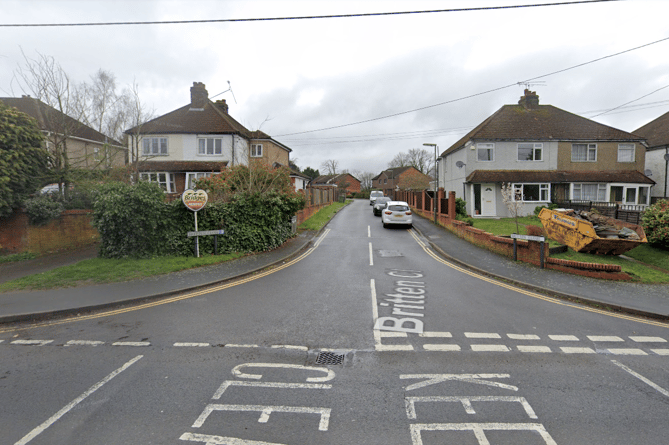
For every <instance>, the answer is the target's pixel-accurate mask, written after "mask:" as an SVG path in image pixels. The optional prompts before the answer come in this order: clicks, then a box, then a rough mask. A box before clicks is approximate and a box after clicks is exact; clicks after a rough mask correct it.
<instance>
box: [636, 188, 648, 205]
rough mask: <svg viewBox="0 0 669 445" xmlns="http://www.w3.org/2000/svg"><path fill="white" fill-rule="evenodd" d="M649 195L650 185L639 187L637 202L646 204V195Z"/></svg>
mask: <svg viewBox="0 0 669 445" xmlns="http://www.w3.org/2000/svg"><path fill="white" fill-rule="evenodd" d="M649 195H650V187H639V204H644V205H647V204H648V196H649Z"/></svg>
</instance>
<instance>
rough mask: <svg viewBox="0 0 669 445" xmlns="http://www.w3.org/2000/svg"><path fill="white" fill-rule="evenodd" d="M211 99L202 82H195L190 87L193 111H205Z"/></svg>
mask: <svg viewBox="0 0 669 445" xmlns="http://www.w3.org/2000/svg"><path fill="white" fill-rule="evenodd" d="M208 99H209V93H207V89H206V88H205V86H204V84H203V83H202V82H193V86H192V87H190V107H191V109H193V108H196V109H203V108H204V106H205V105H206V103H207V100H208Z"/></svg>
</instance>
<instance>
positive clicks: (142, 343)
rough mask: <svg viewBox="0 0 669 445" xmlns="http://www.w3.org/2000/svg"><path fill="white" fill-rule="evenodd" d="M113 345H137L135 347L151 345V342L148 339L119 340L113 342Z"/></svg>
mask: <svg viewBox="0 0 669 445" xmlns="http://www.w3.org/2000/svg"><path fill="white" fill-rule="evenodd" d="M112 346H135V347H143V346H151V343H150V342H148V341H117V342H114V343H112Z"/></svg>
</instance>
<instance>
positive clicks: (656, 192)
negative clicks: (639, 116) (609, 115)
mask: <svg viewBox="0 0 669 445" xmlns="http://www.w3.org/2000/svg"><path fill="white" fill-rule="evenodd" d="M632 133H634V134H636V135H638V136H641V137H643V138H645V139H646V143H647V144H648V148H647V149H646V170H647V171H648V173H647V174H648V175H649V176H650V177H651V178H653V180H654V181H655V182H656V183H657V185H656V186H655V187H653V188H652V189H651V192H650V195H651V198H652V200H653V201H657V200H659V199H662V198H664V199H669V190H668V189H667V185H668V184H667V178H668V177H669V112H667V113H664V114H663V115H662V116H660V117H658V118H657V119H655V120H652V121H650V122H648V123H647V124H646V125H644V126H643V127H641V128H637V129H636V130H634V131H633V132H632Z"/></svg>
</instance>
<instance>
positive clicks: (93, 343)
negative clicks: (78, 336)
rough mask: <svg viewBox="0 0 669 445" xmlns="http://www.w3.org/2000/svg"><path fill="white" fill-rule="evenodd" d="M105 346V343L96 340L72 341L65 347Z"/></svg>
mask: <svg viewBox="0 0 669 445" xmlns="http://www.w3.org/2000/svg"><path fill="white" fill-rule="evenodd" d="M104 344H105V342H103V341H96V340H70V341H68V342H67V343H65V346H100V345H104Z"/></svg>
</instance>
